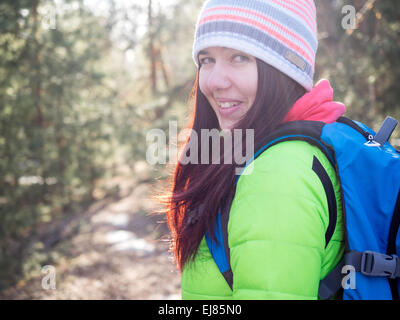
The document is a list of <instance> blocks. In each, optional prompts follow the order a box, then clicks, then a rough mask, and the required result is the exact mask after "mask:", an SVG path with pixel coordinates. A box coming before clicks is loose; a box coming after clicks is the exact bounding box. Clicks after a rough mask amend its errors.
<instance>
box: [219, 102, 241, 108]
mask: <svg viewBox="0 0 400 320" xmlns="http://www.w3.org/2000/svg"><path fill="white" fill-rule="evenodd" d="M238 104H240V102H222V103H220V104H219V106H220V107H221V108H231V107H235V106H237V105H238Z"/></svg>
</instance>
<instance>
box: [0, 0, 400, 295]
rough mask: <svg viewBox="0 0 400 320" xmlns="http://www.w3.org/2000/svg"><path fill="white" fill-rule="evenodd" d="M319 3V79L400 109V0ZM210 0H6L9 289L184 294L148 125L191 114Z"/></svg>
mask: <svg viewBox="0 0 400 320" xmlns="http://www.w3.org/2000/svg"><path fill="white" fill-rule="evenodd" d="M316 2H317V11H318V22H319V23H318V28H319V49H318V54H317V65H316V74H315V77H314V80H315V81H317V80H319V79H321V78H327V79H329V80H330V82H331V85H332V87H333V88H334V100H337V101H342V102H343V103H345V105H346V106H347V110H348V111H347V116H348V117H351V118H353V119H355V120H359V121H363V122H365V123H366V124H368V125H369V126H371V127H372V128H374V129H377V128H379V125H380V123H381V122H382V121H383V119H384V118H385V116H386V115H391V116H393V117H396V118H397V119H400V102H399V99H400V2H399V1H397V0H384V1H383V0H375V1H374V0H354V1H344V0H343V1H342V0H318V1H316ZM202 3H203V0H158V1H157V0H137V1H134V0H96V1H94V0H54V1H50V0H0V299H180V276H179V273H178V272H177V271H176V269H175V266H174V264H173V261H172V260H171V257H170V254H169V253H168V241H167V239H168V229H167V227H166V225H165V223H163V221H164V217H163V216H157V215H149V213H151V212H153V211H154V210H156V209H157V208H158V206H157V204H155V203H154V202H153V201H152V200H151V197H152V196H153V195H154V194H155V192H156V190H158V188H159V187H160V186H162V185H163V183H164V181H165V178H166V177H167V176H168V171H167V169H168V168H167V167H166V166H165V165H162V164H156V165H152V164H149V162H148V161H146V151H147V149H148V143H147V142H146V134H147V133H148V132H149V131H150V130H151V129H154V128H158V129H161V130H162V131H164V132H165V133H166V136H167V138H168V132H169V124H170V121H176V123H177V124H178V129H180V128H182V127H183V126H184V125H185V124H186V121H187V120H188V115H189V113H190V104H189V98H190V91H191V88H192V86H193V82H194V81H193V80H194V76H195V71H196V70H195V66H194V64H193V61H192V58H191V48H192V39H193V33H194V25H195V22H196V18H197V14H198V12H199V9H200V7H201V5H202ZM345 5H351V6H352V8H354V10H355V11H354V12H355V13H356V15H355V20H354V21H353V22H354V24H353V26H352V27H351V28H348V25H349V20H348V19H349V18H351V17H350V16H348V14H351V11H342V10H343V8H344V6H345ZM343 19H345V20H343ZM350 22H352V21H350ZM399 132H400V129H397V130H396V131H395V134H394V136H393V137H392V140H391V142H392V144H395V145H396V146H399V145H400V142H399V137H400V135H399ZM168 139H169V138H168ZM167 142H168V141H167ZM46 266H51V268H50V269H49V268H48V267H46ZM49 270H50V271H49ZM49 272H53V273H52V274H51V273H49Z"/></svg>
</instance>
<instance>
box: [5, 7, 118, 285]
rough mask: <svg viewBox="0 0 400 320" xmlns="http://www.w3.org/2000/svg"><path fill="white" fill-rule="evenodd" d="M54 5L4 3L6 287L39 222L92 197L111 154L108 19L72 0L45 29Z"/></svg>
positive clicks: (20, 266)
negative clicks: (104, 63)
mask: <svg viewBox="0 0 400 320" xmlns="http://www.w3.org/2000/svg"><path fill="white" fill-rule="evenodd" d="M52 5H53V4H52V2H51V1H2V3H1V4H0V9H1V10H0V12H1V18H0V21H1V23H0V27H1V31H0V155H1V157H0V279H1V281H0V287H1V286H4V285H6V284H7V283H6V280H5V279H7V280H9V281H12V280H14V278H13V276H18V275H19V274H20V273H21V272H22V271H23V267H22V266H23V260H24V259H25V256H26V253H27V252H26V249H27V248H28V247H29V245H28V244H29V241H30V239H31V238H32V236H33V235H34V234H35V233H36V231H37V228H38V226H39V225H40V224H42V223H43V222H49V221H51V220H52V219H54V218H58V217H60V216H61V215H62V214H66V213H67V212H69V211H71V209H73V208H74V207H73V206H74V205H75V204H77V203H80V202H83V201H85V200H89V199H90V198H91V195H92V189H93V186H94V181H95V180H96V179H97V178H99V177H100V176H101V175H102V173H103V172H104V170H105V168H104V167H105V161H104V160H105V159H106V158H107V157H108V155H109V153H110V152H109V151H108V152H104V151H103V150H104V148H103V145H107V144H108V143H109V139H110V132H107V128H109V127H110V126H111V124H110V122H109V121H107V117H109V116H110V114H111V113H112V109H111V105H109V103H110V100H111V99H112V97H113V93H112V92H110V91H109V90H107V88H106V87H105V86H103V81H104V77H105V74H104V72H103V70H102V68H101V58H102V56H103V55H105V54H106V53H107V51H108V50H109V48H110V46H111V44H110V41H109V40H108V38H107V36H108V33H107V31H106V29H105V23H104V21H102V20H101V19H99V18H98V17H96V16H94V15H93V13H92V12H91V11H89V10H88V9H87V8H85V7H84V6H83V3H82V1H68V2H67V1H66V2H65V3H64V4H63V6H62V7H61V8H59V10H58V11H57V13H56V16H53V17H50V18H53V19H55V28H54V29H51V28H46V26H48V24H47V25H46V24H44V23H43V22H44V19H47V18H48V17H46V14H48V13H46V12H43V9H45V8H46V6H50V8H51V6H52ZM107 153H108V154H107Z"/></svg>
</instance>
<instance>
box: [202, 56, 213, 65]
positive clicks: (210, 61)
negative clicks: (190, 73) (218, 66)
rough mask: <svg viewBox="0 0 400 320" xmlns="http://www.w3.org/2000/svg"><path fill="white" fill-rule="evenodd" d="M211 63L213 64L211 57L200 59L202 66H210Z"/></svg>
mask: <svg viewBox="0 0 400 320" xmlns="http://www.w3.org/2000/svg"><path fill="white" fill-rule="evenodd" d="M209 63H212V58H209V57H205V58H200V65H203V64H209Z"/></svg>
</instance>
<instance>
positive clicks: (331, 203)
mask: <svg viewBox="0 0 400 320" xmlns="http://www.w3.org/2000/svg"><path fill="white" fill-rule="evenodd" d="M312 169H313V170H314V172H315V173H316V174H317V176H318V178H319V179H320V180H321V183H322V185H323V187H324V190H325V194H326V197H327V200H328V209H329V225H328V228H327V229H326V232H325V248H326V247H327V246H328V243H329V241H330V240H331V238H332V236H333V233H334V232H335V227H336V221H337V205H336V196H335V190H334V189H333V184H332V181H331V179H330V178H329V175H328V173H327V172H326V170H325V169H324V167H323V166H322V164H321V162H320V161H319V160H318V158H317V157H316V156H314V160H313V166H312Z"/></svg>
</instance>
